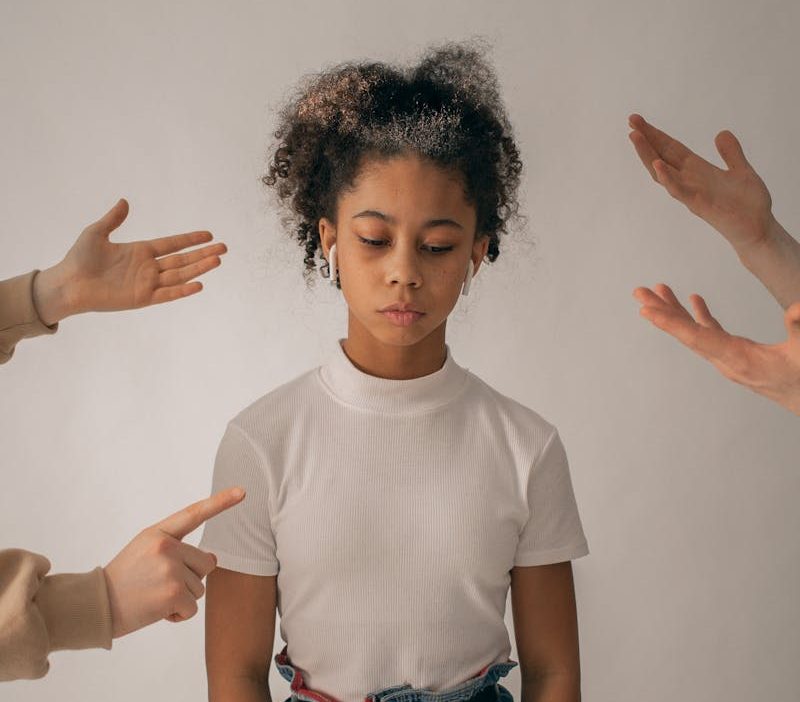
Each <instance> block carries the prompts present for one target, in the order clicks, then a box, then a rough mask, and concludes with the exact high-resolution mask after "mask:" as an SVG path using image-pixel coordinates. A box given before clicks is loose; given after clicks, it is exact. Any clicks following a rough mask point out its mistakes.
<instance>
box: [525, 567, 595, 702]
mask: <svg viewBox="0 0 800 702" xmlns="http://www.w3.org/2000/svg"><path fill="white" fill-rule="evenodd" d="M511 606H512V611H513V616H514V633H515V636H516V642H517V655H518V657H519V662H520V675H521V677H522V700H521V702H580V699H581V692H580V688H581V674H580V657H579V651H578V618H577V612H576V605H575V590H574V586H573V581H572V563H571V562H570V561H566V562H563V563H553V564H550V565H541V566H524V567H523V566H516V567H514V568H512V570H511Z"/></svg>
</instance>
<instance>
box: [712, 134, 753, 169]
mask: <svg viewBox="0 0 800 702" xmlns="http://www.w3.org/2000/svg"><path fill="white" fill-rule="evenodd" d="M714 144H716V147H717V151H719V155H720V156H722V160H723V161H725V164H726V165H727V166H728V168H730V169H731V170H738V169H740V168H751V166H750V164H749V163H748V161H747V159H746V158H745V157H744V151H742V145H741V144H740V143H739V140H738V139H737V138H736V137H735V136H734V135H733V132H731V131H729V130H727V129H724V130H723V131H721V132H720V133H719V134H717V136H716V137H715V138H714Z"/></svg>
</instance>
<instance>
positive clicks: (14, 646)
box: [0, 549, 111, 681]
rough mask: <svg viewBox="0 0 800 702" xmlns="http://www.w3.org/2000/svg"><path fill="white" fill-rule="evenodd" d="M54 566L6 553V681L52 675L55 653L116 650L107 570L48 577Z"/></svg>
mask: <svg viewBox="0 0 800 702" xmlns="http://www.w3.org/2000/svg"><path fill="white" fill-rule="evenodd" d="M49 570H50V561H48V560H47V559H46V558H45V557H44V556H41V555H39V554H37V553H31V552H30V551H23V550H22V549H5V550H0V681H3V680H20V679H36V678H41V677H43V676H44V675H46V674H47V671H48V670H49V668H50V664H49V662H48V660H47V658H48V655H49V654H50V652H51V651H55V650H59V649H66V648H70V649H79V648H106V649H108V648H111V607H110V604H109V600H108V591H107V589H106V582H105V575H104V574H103V569H102V568H96V569H95V570H93V571H90V572H88V573H77V574H63V575H50V576H48V575H46V574H47V572H48V571H49Z"/></svg>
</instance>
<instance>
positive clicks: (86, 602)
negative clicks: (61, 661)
mask: <svg viewBox="0 0 800 702" xmlns="http://www.w3.org/2000/svg"><path fill="white" fill-rule="evenodd" d="M35 601H36V603H37V604H38V605H39V611H41V613H42V617H43V618H44V622H45V625H46V626H47V633H48V634H49V636H50V650H51V651H60V650H63V649H71V650H75V649H80V648H105V649H110V648H111V604H110V603H109V600H108V590H107V589H106V578H105V575H104V574H103V569H102V568H100V567H99V566H98V567H97V568H95V569H94V570H91V571H89V572H88V573H60V574H58V575H48V576H47V577H46V578H45V579H44V580H43V581H42V584H41V586H40V587H39V592H38V593H37V594H36V598H35Z"/></svg>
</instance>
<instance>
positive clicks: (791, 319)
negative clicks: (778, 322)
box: [783, 302, 800, 341]
mask: <svg viewBox="0 0 800 702" xmlns="http://www.w3.org/2000/svg"><path fill="white" fill-rule="evenodd" d="M783 323H784V324H785V325H786V331H787V332H788V334H789V339H795V340H797V341H800V302H795V303H794V304H793V305H789V307H787V308H786V312H784V314H783Z"/></svg>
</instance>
